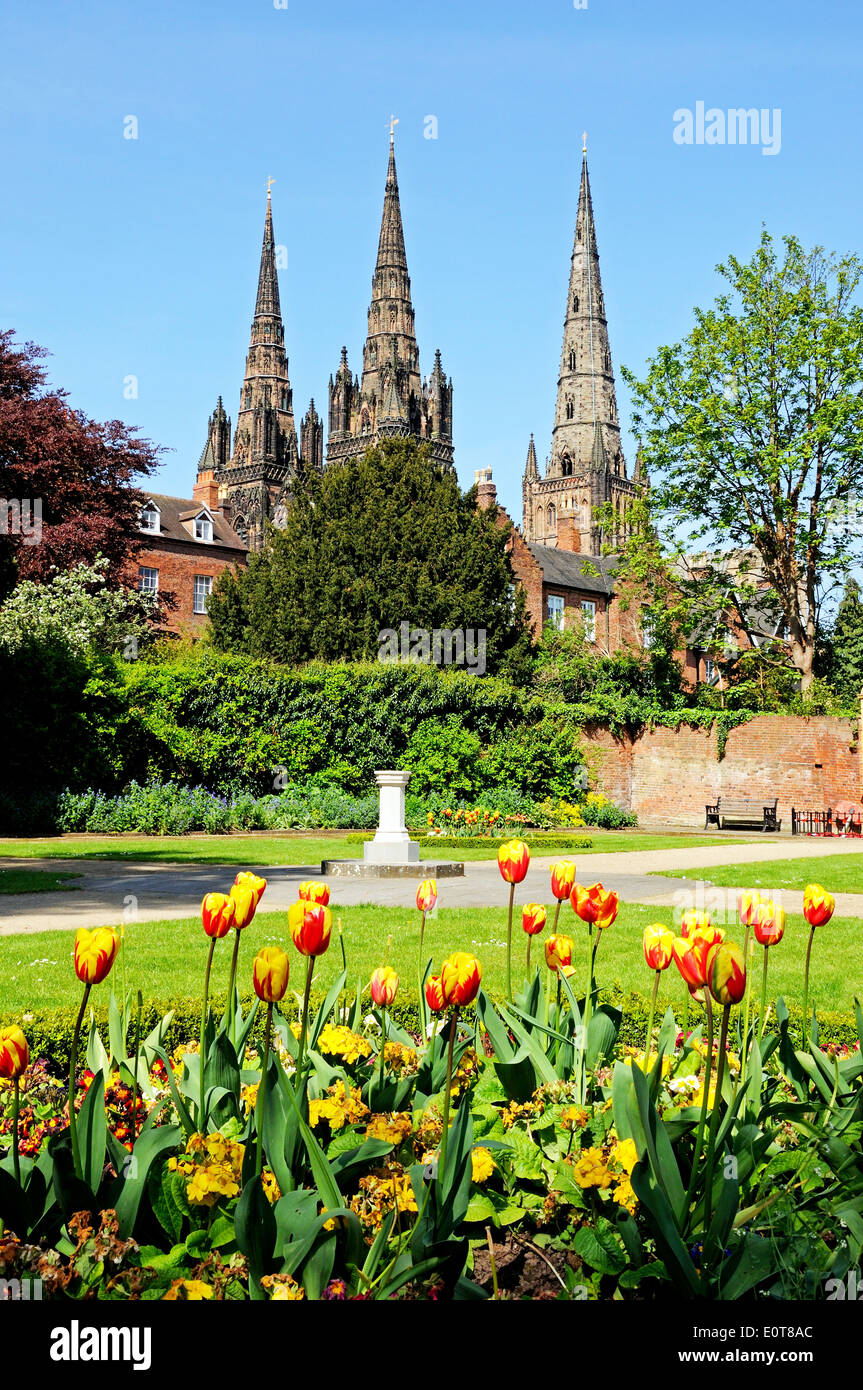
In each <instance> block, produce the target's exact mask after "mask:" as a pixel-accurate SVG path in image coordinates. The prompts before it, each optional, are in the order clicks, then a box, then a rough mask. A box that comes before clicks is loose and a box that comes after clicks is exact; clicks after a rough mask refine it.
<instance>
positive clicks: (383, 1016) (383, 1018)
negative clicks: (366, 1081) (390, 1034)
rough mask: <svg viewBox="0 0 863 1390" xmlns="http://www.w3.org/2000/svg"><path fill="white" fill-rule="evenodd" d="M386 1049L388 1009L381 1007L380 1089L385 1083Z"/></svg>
mask: <svg viewBox="0 0 863 1390" xmlns="http://www.w3.org/2000/svg"><path fill="white" fill-rule="evenodd" d="M386 1051H387V1011H386V1009H381V1056H380V1070H379V1072H378V1089H379V1090H383V1085H384V1061H385V1059H386Z"/></svg>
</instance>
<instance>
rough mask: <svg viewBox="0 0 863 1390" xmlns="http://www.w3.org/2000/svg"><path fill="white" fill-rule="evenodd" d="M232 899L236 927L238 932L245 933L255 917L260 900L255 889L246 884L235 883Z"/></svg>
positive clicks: (232, 889)
mask: <svg viewBox="0 0 863 1390" xmlns="http://www.w3.org/2000/svg"><path fill="white" fill-rule="evenodd" d="M231 897H232V898H233V900H234V926H235V927H236V929H237V931H243V930H244V929H245V928H246V927H247V926H248V925H249V923H250V922H251V920H252V918H253V917H254V915H255V909H256V908H257V906H258V898H257V896H256V894H255V890H254V888H249V887H248V886H247V885H246V884H245V883H235V884H234V885H233V887H232V888H231Z"/></svg>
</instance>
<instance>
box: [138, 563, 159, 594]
mask: <svg viewBox="0 0 863 1390" xmlns="http://www.w3.org/2000/svg"><path fill="white" fill-rule="evenodd" d="M151 579H152V583H151V582H150V580H151ZM138 592H139V593H141V594H157V593H158V592H159V571H158V570H157V569H154V568H153V566H152V565H139V566H138Z"/></svg>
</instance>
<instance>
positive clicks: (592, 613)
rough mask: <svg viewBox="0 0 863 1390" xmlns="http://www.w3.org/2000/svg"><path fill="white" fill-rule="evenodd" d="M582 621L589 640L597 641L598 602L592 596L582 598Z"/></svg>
mask: <svg viewBox="0 0 863 1390" xmlns="http://www.w3.org/2000/svg"><path fill="white" fill-rule="evenodd" d="M581 621H582V623H583V625H584V635H585V637H586V638H587V640H588V642H595V641H596V603H595V602H594V600H593V599H592V598H583V599H582V600H581Z"/></svg>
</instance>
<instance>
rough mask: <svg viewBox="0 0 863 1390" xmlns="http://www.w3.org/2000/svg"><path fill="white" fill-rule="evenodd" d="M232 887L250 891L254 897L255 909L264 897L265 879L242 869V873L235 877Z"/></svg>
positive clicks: (249, 870)
mask: <svg viewBox="0 0 863 1390" xmlns="http://www.w3.org/2000/svg"><path fill="white" fill-rule="evenodd" d="M234 887H235V888H249V889H251V891H252V893H253V894H254V896H255V908H257V906H258V903H259V902H260V901H261V898H262V897H263V896H264V892H265V890H266V887H267V880H266V879H265V878H260V877H259V875H258V874H253V873H252V871H251V869H244V870H243V871H242V873H239V874H237V877H236V878H235V879H234Z"/></svg>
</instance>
